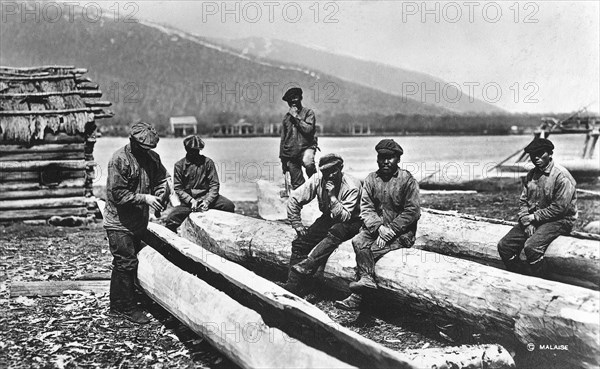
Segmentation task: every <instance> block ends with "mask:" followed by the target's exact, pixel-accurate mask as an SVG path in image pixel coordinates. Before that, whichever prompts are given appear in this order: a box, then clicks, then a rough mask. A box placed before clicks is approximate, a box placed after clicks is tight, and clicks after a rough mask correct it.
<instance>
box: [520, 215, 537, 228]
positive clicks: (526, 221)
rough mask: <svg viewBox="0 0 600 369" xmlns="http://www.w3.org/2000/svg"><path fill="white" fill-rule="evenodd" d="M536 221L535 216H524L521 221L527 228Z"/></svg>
mask: <svg viewBox="0 0 600 369" xmlns="http://www.w3.org/2000/svg"><path fill="white" fill-rule="evenodd" d="M534 220H535V216H534V215H533V214H527V215H525V216H522V217H521V219H519V221H520V222H521V224H523V225H524V226H525V227H527V226H529V225H530V224H531V223H532V222H533V221H534Z"/></svg>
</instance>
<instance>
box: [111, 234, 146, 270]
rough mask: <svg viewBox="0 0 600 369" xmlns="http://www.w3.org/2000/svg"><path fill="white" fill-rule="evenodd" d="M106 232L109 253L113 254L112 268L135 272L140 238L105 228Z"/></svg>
mask: <svg viewBox="0 0 600 369" xmlns="http://www.w3.org/2000/svg"><path fill="white" fill-rule="evenodd" d="M106 234H107V235H108V246H109V248H110V253H111V254H112V256H113V262H112V264H113V269H114V270H117V271H119V272H126V273H135V272H136V271H137V267H138V259H137V253H138V252H139V251H140V250H141V248H142V246H141V240H140V238H139V237H138V236H134V235H132V234H130V233H127V232H123V231H113V230H107V231H106Z"/></svg>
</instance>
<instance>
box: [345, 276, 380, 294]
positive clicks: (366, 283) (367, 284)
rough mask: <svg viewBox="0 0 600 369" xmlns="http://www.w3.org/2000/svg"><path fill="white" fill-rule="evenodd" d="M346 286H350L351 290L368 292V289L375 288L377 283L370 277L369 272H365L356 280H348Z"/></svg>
mask: <svg viewBox="0 0 600 369" xmlns="http://www.w3.org/2000/svg"><path fill="white" fill-rule="evenodd" d="M348 287H350V291H352V292H357V293H364V292H368V291H369V290H376V289H377V283H375V280H374V279H373V277H371V276H370V275H369V274H365V275H363V276H362V277H360V279H359V280H358V282H350V285H349V286H348Z"/></svg>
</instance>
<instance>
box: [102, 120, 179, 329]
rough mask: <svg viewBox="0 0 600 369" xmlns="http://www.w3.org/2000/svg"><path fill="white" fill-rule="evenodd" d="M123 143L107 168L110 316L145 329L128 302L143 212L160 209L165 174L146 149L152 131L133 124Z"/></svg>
mask: <svg viewBox="0 0 600 369" xmlns="http://www.w3.org/2000/svg"><path fill="white" fill-rule="evenodd" d="M129 141H130V142H129V144H127V145H125V146H124V147H122V148H120V149H119V150H117V151H116V152H115V153H114V154H113V156H112V158H111V159H110V161H109V163H108V181H107V184H106V200H107V201H106V209H105V210H104V228H105V229H106V233H107V235H108V244H109V247H110V252H111V254H112V255H113V270H112V275H111V279H110V312H111V314H113V315H118V316H122V317H124V318H126V319H128V320H130V321H132V322H134V323H138V324H146V323H148V322H149V321H150V320H149V319H148V317H146V315H145V314H144V313H143V312H142V310H140V309H139V308H138V307H137V306H136V304H135V301H134V280H135V276H136V272H137V267H138V260H137V252H138V251H140V249H141V243H140V239H141V236H142V235H143V234H144V233H145V232H146V229H147V227H148V216H149V209H150V208H152V210H153V211H155V212H161V211H163V210H164V205H163V204H164V201H165V199H167V198H168V195H169V193H168V183H167V177H168V174H167V171H166V169H165V167H164V166H163V165H162V163H161V161H160V157H159V156H158V154H157V153H155V152H154V151H152V150H151V149H153V148H155V147H156V145H157V143H158V133H156V130H155V129H154V127H152V126H151V125H150V124H148V123H144V122H138V123H135V124H133V126H132V127H131V134H130V136H129Z"/></svg>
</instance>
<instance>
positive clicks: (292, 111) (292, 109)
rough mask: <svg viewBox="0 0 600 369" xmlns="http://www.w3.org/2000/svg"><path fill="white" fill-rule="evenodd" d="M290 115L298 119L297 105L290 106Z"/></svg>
mask: <svg viewBox="0 0 600 369" xmlns="http://www.w3.org/2000/svg"><path fill="white" fill-rule="evenodd" d="M288 113H290V115H291V116H292V117H294V118H296V119H298V108H297V107H296V106H293V105H292V106H290V110H289V111H288Z"/></svg>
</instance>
